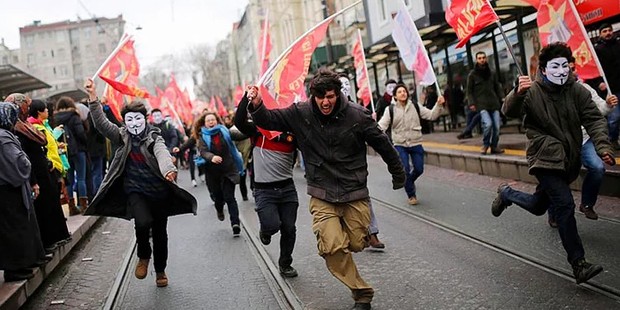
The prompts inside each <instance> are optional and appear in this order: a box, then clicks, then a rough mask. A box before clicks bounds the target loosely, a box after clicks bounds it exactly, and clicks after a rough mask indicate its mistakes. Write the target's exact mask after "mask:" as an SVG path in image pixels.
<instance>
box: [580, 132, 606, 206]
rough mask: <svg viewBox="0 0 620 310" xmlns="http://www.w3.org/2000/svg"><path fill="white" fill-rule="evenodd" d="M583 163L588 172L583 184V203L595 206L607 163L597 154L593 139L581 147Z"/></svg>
mask: <svg viewBox="0 0 620 310" xmlns="http://www.w3.org/2000/svg"><path fill="white" fill-rule="evenodd" d="M581 164H582V165H583V166H584V167H585V168H586V170H587V173H586V176H585V178H583V185H582V186H581V204H583V205H585V206H589V207H594V205H595V204H596V198H597V196H598V192H599V189H600V188H601V184H602V183H603V177H604V176H605V164H604V163H603V160H602V159H601V158H600V157H599V156H598V154H596V149H595V148H594V143H593V142H592V139H590V140H588V141H587V142H586V143H585V144H584V145H583V146H582V147H581Z"/></svg>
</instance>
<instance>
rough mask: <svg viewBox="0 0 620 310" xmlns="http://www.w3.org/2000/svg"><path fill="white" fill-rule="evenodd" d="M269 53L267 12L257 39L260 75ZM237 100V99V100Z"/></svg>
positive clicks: (267, 65) (266, 66) (264, 67)
mask: <svg viewBox="0 0 620 310" xmlns="http://www.w3.org/2000/svg"><path fill="white" fill-rule="evenodd" d="M270 54H271V34H270V29H269V12H267V14H265V20H264V22H263V25H262V29H261V35H260V39H259V40H258V55H259V56H260V59H259V61H260V75H261V76H262V75H263V74H264V73H265V72H266V71H267V68H269V55H270ZM237 102H238V101H237Z"/></svg>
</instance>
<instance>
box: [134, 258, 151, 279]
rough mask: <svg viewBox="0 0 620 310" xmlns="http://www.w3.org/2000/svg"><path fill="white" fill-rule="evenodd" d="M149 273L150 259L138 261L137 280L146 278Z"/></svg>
mask: <svg viewBox="0 0 620 310" xmlns="http://www.w3.org/2000/svg"><path fill="white" fill-rule="evenodd" d="M148 271H149V259H148V258H144V259H143V258H140V259H138V264H136V272H135V275H136V278H138V279H140V280H142V279H144V278H146V274H147V273H148Z"/></svg>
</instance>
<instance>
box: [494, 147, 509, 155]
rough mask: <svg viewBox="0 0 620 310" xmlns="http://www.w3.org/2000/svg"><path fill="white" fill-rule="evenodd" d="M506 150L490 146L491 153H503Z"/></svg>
mask: <svg viewBox="0 0 620 310" xmlns="http://www.w3.org/2000/svg"><path fill="white" fill-rule="evenodd" d="M505 152H506V151H505V150H504V149H500V148H498V147H492V148H491V154H504V153H505Z"/></svg>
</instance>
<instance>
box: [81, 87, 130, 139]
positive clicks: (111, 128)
mask: <svg viewBox="0 0 620 310" xmlns="http://www.w3.org/2000/svg"><path fill="white" fill-rule="evenodd" d="M84 88H85V89H86V91H87V92H88V97H89V104H88V107H89V108H90V114H91V116H92V117H93V123H94V124H95V128H97V130H98V131H99V132H100V133H101V134H102V135H103V136H105V137H106V138H108V139H110V142H112V143H113V144H117V143H119V142H120V140H121V130H120V128H119V127H118V126H116V125H114V124H113V123H112V122H110V121H109V120H108V118H107V117H106V116H105V113H104V112H103V107H102V106H101V102H99V100H98V99H97V91H96V90H95V83H93V80H92V79H88V80H86V82H85V83H84Z"/></svg>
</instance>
